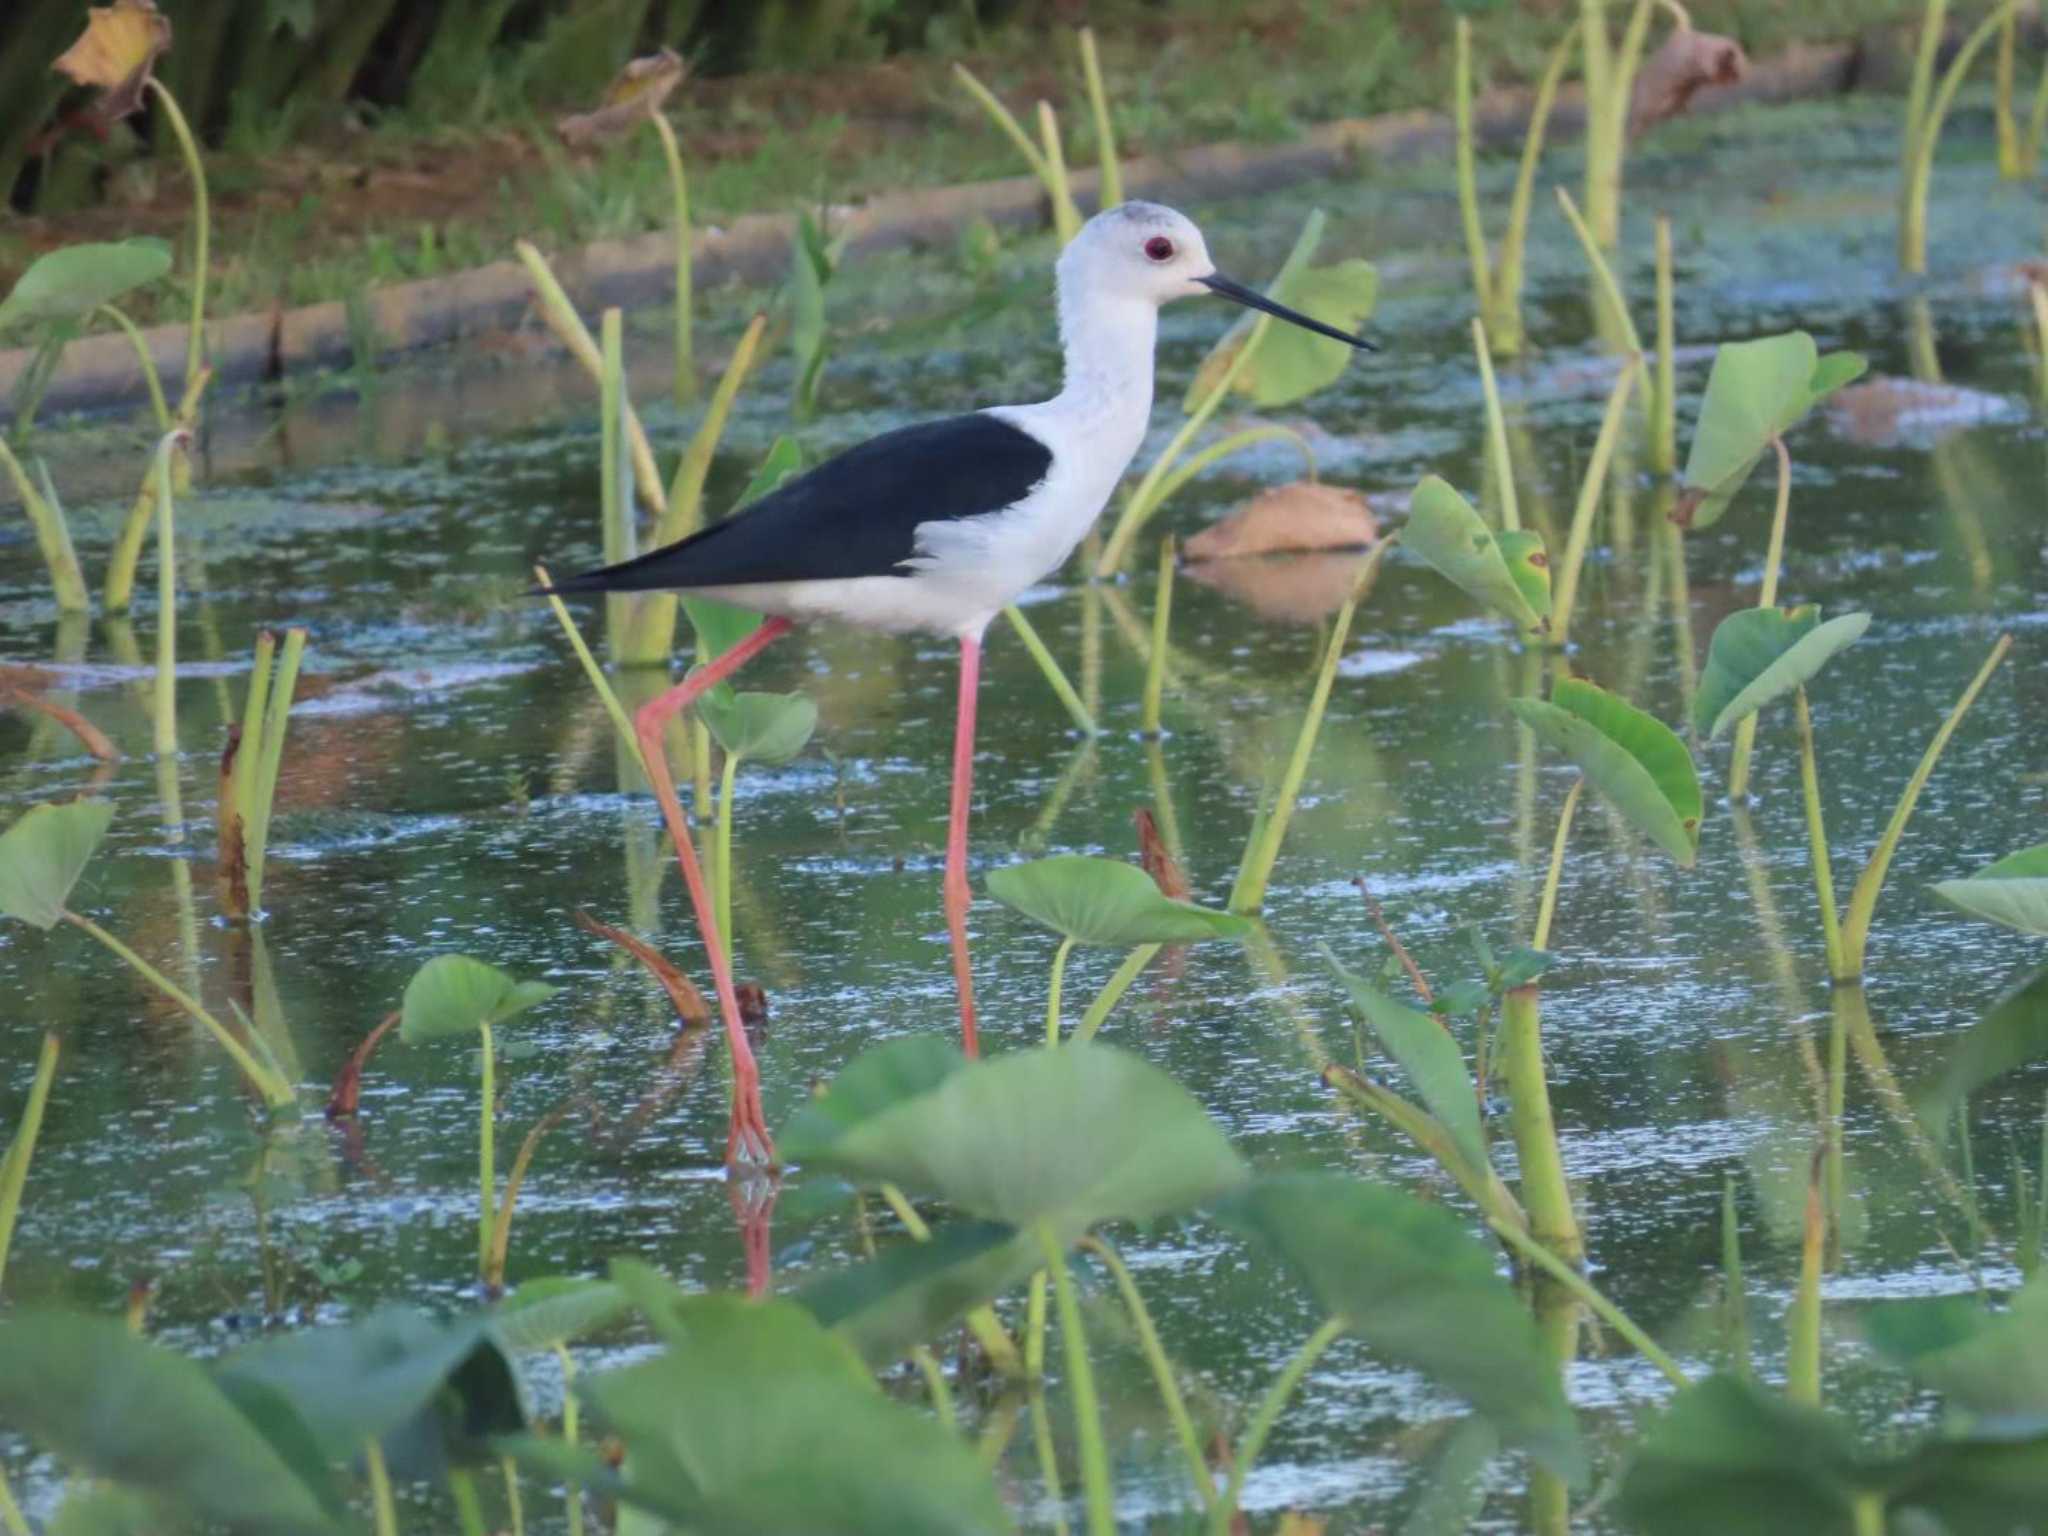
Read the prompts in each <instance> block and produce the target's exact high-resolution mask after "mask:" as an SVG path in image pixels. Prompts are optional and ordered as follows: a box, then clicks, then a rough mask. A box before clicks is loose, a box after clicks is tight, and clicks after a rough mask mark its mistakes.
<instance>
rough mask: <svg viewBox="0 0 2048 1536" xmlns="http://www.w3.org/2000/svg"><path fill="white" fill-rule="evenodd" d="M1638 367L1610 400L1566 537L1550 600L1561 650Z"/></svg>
mask: <svg viewBox="0 0 2048 1536" xmlns="http://www.w3.org/2000/svg"><path fill="white" fill-rule="evenodd" d="M1640 367H1641V364H1640V363H1637V364H1636V365H1635V366H1632V367H1624V368H1623V369H1622V371H1621V377H1620V378H1618V379H1616V380H1615V381H1614V392H1613V393H1612V394H1610V395H1609V396H1608V397H1607V413H1606V414H1605V415H1604V416H1602V417H1601V418H1600V435H1599V436H1598V437H1596V438H1595V439H1594V440H1593V452H1592V455H1591V457H1589V458H1588V459H1587V460H1586V478H1585V481H1584V482H1583V483H1582V484H1581V485H1580V486H1579V501H1578V505H1577V506H1576V507H1574V508H1573V509H1572V526H1571V532H1570V533H1569V534H1567V535H1566V536H1565V543H1564V559H1563V560H1562V561H1561V562H1560V565H1561V568H1560V569H1559V570H1558V572H1557V578H1556V580H1557V585H1556V589H1555V591H1554V592H1553V594H1552V596H1551V600H1550V637H1551V638H1550V643H1551V644H1552V645H1554V646H1556V647H1557V648H1558V649H1559V650H1562V649H1564V646H1565V642H1566V641H1567V640H1568V639H1569V638H1570V635H1571V623H1572V608H1573V607H1574V606H1575V604H1576V603H1577V601H1578V595H1579V569H1580V567H1581V566H1583V565H1584V564H1585V560H1586V545H1587V543H1588V542H1589V541H1590V540H1591V538H1592V536H1593V516H1594V514H1595V513H1596V512H1597V511H1599V509H1600V492H1601V491H1602V490H1603V489H1604V488H1605V486H1606V484H1607V465H1608V462H1609V461H1610V460H1611V459H1613V457H1614V445H1615V442H1616V440H1617V439H1618V438H1619V437H1620V436H1621V418H1622V415H1623V413H1624V412H1625V411H1626V410H1627V408H1628V396H1629V391H1630V389H1632V388H1633V387H1634V385H1635V381H1636V374H1637V372H1638V371H1639V369H1640Z"/></svg>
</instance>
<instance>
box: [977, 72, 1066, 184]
mask: <svg viewBox="0 0 2048 1536" xmlns="http://www.w3.org/2000/svg"><path fill="white" fill-rule="evenodd" d="M953 78H954V79H955V80H957V81H959V82H960V85H961V87H962V89H964V90H965V91H966V92H967V94H968V95H970V96H972V97H973V98H974V99H975V100H976V101H977V102H979V103H980V104H981V109H982V111H984V112H986V113H987V114H988V115H989V118H990V120H991V121H993V122H994V123H995V125H996V127H998V128H1000V129H1001V130H1002V131H1003V134H1004V136H1005V137H1007V138H1008V139H1009V141H1010V142H1011V143H1012V144H1014V145H1016V146H1017V152H1018V153H1019V154H1021V155H1022V156H1023V157H1024V163H1025V164H1026V165H1028V166H1030V167H1031V174H1032V175H1034V176H1036V177H1037V178H1038V179H1039V180H1040V181H1041V182H1043V183H1044V184H1045V189H1046V191H1047V192H1051V191H1052V171H1051V168H1050V167H1048V166H1047V165H1046V163H1045V156H1044V155H1042V154H1040V153H1039V152H1038V146H1037V145H1036V144H1034V143H1032V142H1031V135H1029V134H1028V133H1026V132H1025V131H1024V125H1023V124H1022V123H1020V122H1018V121H1017V119H1016V118H1015V117H1014V116H1013V115H1012V114H1011V112H1010V109H1009V108H1008V107H1006V106H1004V105H1003V104H1002V103H1001V102H1000V101H998V100H996V98H995V93H994V92H993V91H991V90H990V89H989V88H988V87H987V86H985V85H983V84H982V83H981V82H980V81H979V80H977V79H976V78H975V77H974V75H973V73H972V72H971V71H970V70H969V69H968V68H967V66H966V65H965V64H955V65H954V66H953Z"/></svg>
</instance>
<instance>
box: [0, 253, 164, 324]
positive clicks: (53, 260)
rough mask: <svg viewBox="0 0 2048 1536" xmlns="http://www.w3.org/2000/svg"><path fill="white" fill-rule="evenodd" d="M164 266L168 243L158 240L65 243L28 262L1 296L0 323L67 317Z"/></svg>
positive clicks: (156, 273) (144, 280) (136, 285)
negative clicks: (18, 277)
mask: <svg viewBox="0 0 2048 1536" xmlns="http://www.w3.org/2000/svg"><path fill="white" fill-rule="evenodd" d="M170 270H171V248H170V246H168V245H166V244H165V243H164V242H163V241H161V240H155V239H149V238H146V237H144V238H137V239H134V240H122V241H118V242H115V243H112V244H103V245H67V246H65V247H64V248H63V249H62V250H59V251H51V252H50V253H49V254H48V255H46V256H39V257H37V258H36V260H35V261H33V262H31V263H30V264H29V269H28V270H27V271H26V272H24V273H22V274H21V279H20V281H19V282H17V283H16V284H15V285H14V291H13V292H12V293H10V294H8V295H7V299H6V302H4V303H0V326H8V325H12V324H14V323H15V322H16V321H32V322H40V321H48V320H62V319H73V318H76V317H77V316H80V315H84V314H87V313H89V312H90V311H92V310H94V309H96V308H98V307H99V306H100V305H102V304H109V303H112V302H113V301H114V300H115V299H118V298H119V297H120V296H121V295H122V294H124V293H127V292H128V291H129V290H130V289H134V288H140V287H142V286H143V285H144V284H145V283H153V282H155V281H156V280H157V279H158V278H160V277H162V276H163V275H164V274H165V273H166V272H168V271H170Z"/></svg>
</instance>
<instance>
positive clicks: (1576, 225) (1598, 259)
mask: <svg viewBox="0 0 2048 1536" xmlns="http://www.w3.org/2000/svg"><path fill="white" fill-rule="evenodd" d="M1557 202H1558V206H1559V207H1560V208H1562V209H1564V216H1565V218H1566V220H1567V221H1568V222H1569V223H1570V224H1571V227H1572V233H1573V234H1575V235H1577V236H1578V238H1579V249H1580V250H1582V251H1583V252H1585V256H1586V265H1587V266H1588V267H1590V268H1591V269H1592V271H1593V282H1594V286H1595V287H1597V288H1598V289H1599V290H1600V296H1601V298H1603V299H1604V300H1606V302H1607V310H1608V314H1609V315H1610V317H1611V318H1612V319H1613V321H1614V325H1615V328H1616V329H1617V330H1618V331H1619V332H1620V334H1621V340H1622V346H1623V348H1624V349H1625V350H1626V351H1627V353H1628V355H1629V358H1630V359H1632V360H1633V361H1635V362H1638V363H1640V362H1641V361H1642V356H1643V338H1642V336H1641V335H1640V334H1639V333H1638V332H1637V330H1636V323H1635V320H1634V319H1633V318H1632V317H1631V316H1630V314H1629V312H1628V300H1626V299H1624V298H1623V297H1622V295H1621V284H1620V283H1618V282H1616V281H1615V277H1614V269H1613V268H1612V267H1610V266H1609V265H1608V264H1607V258H1606V257H1605V256H1603V255H1601V254H1600V247H1601V245H1602V244H1612V243H1613V242H1611V241H1605V242H1603V241H1600V240H1598V239H1596V238H1595V237H1594V234H1593V230H1592V229H1591V228H1590V227H1589V226H1588V224H1587V222H1586V220H1585V219H1584V218H1582V217H1580V215H1579V207H1578V204H1576V203H1574V202H1573V201H1572V195H1571V193H1569V192H1567V191H1566V190H1565V189H1564V188H1563V187H1559V188H1558V189H1557Z"/></svg>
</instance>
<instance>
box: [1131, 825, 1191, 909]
mask: <svg viewBox="0 0 2048 1536" xmlns="http://www.w3.org/2000/svg"><path fill="white" fill-rule="evenodd" d="M1132 819H1133V820H1135V821H1136V822H1137V824H1138V862H1139V863H1140V864H1142V865H1144V866H1145V873H1146V874H1148V875H1150V876H1151V877H1152V883H1153V884H1154V885H1156V886H1158V887H1159V894H1160V895H1162V896H1164V897H1166V898H1167V899H1168V900H1169V901H1187V900H1189V899H1190V898H1191V897H1192V896H1193V895H1194V888H1193V887H1192V886H1190V885H1189V884H1188V877H1187V876H1186V874H1184V873H1183V872H1182V871H1181V867H1180V863H1179V861H1178V860H1176V859H1175V858H1174V856H1173V851H1172V850H1171V849H1169V848H1168V847H1167V846H1166V839H1165V838H1163V837H1161V836H1160V835H1159V823H1158V822H1157V821H1155V820H1153V818H1152V812H1151V811H1150V810H1149V809H1147V808H1146V807H1145V806H1142V805H1141V806H1139V807H1138V809H1137V812H1136V814H1135V815H1134V817H1133V818H1132Z"/></svg>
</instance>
